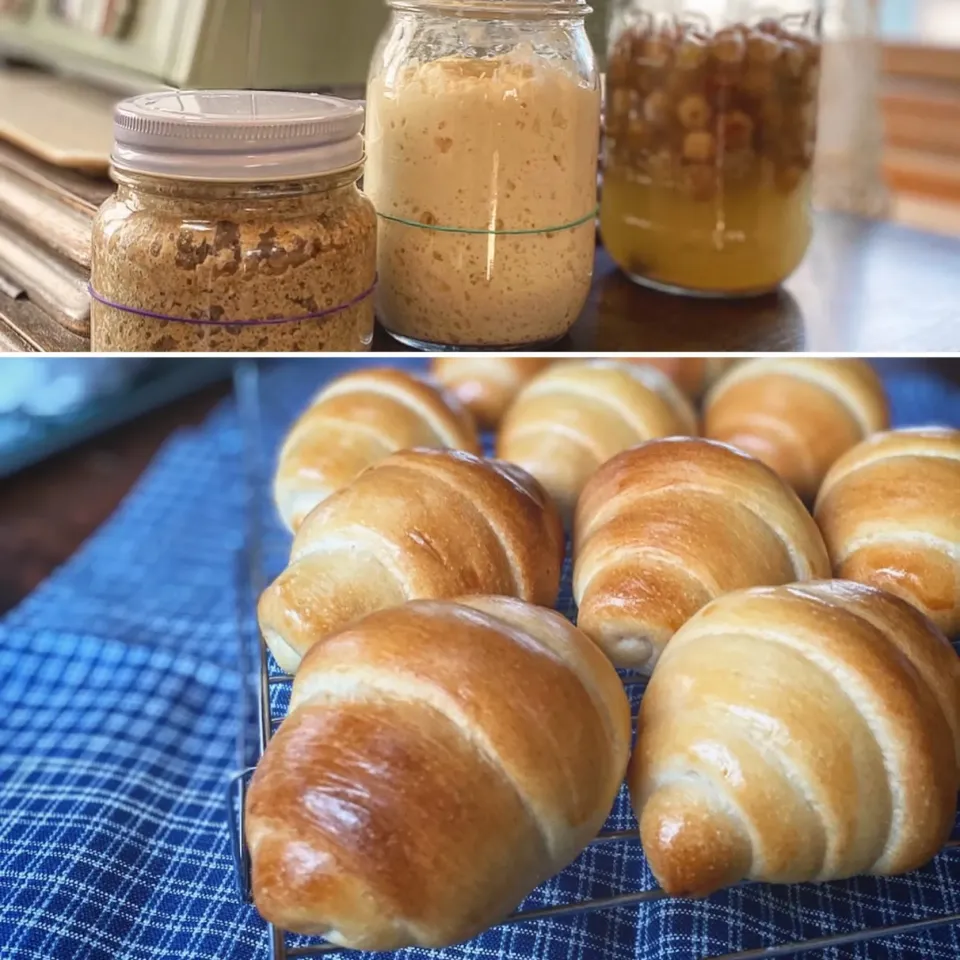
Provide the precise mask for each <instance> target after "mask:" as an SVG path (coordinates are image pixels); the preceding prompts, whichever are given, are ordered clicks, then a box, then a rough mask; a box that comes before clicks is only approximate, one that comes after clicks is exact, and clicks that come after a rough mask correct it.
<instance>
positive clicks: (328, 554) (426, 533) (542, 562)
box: [258, 450, 564, 672]
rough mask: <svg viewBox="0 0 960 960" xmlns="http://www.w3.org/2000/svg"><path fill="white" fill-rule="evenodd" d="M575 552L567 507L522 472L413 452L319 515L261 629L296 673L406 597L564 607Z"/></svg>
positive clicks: (269, 597)
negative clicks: (356, 625)
mask: <svg viewBox="0 0 960 960" xmlns="http://www.w3.org/2000/svg"><path fill="white" fill-rule="evenodd" d="M563 553H564V541H563V528H562V525H561V523H560V518H559V516H558V514H557V511H556V508H555V507H554V506H553V504H552V503H551V501H550V499H549V497H547V496H546V494H545V493H544V491H543V490H542V488H541V487H540V486H539V484H538V483H537V482H536V481H535V480H534V479H533V478H532V477H530V476H528V475H526V474H524V473H523V471H522V470H520V469H519V468H518V467H516V466H514V465H512V464H501V463H498V462H497V461H491V460H482V459H480V458H479V457H475V456H473V455H472V454H468V453H463V452H459V451H451V450H404V451H401V452H399V453H395V454H393V455H392V456H390V457H388V458H387V459H385V460H382V461H381V462H380V463H378V464H376V465H375V466H373V467H371V468H370V469H368V470H366V471H364V472H363V473H361V474H360V476H358V477H357V478H356V479H355V480H354V481H353V483H351V484H349V485H348V486H347V487H345V488H344V489H342V490H340V491H338V492H337V493H335V494H334V495H333V496H331V497H328V498H327V499H326V500H325V501H324V502H323V503H321V504H320V505H319V506H318V507H317V508H316V509H315V510H313V511H312V512H311V513H310V514H309V516H308V517H307V518H306V520H305V521H304V523H303V525H302V526H301V527H300V529H299V530H298V531H297V536H296V538H295V539H294V543H293V549H292V552H291V556H290V564H289V566H288V567H287V569H286V570H285V571H284V572H283V573H282V574H281V575H280V576H279V577H278V578H277V579H276V580H275V581H274V582H273V583H272V584H271V585H270V586H269V587H268V588H267V589H266V590H265V591H264V594H263V596H262V597H261V598H260V604H259V611H258V612H259V618H260V626H261V629H262V631H263V634H264V637H265V639H266V641H267V643H268V645H269V646H270V649H271V650H272V651H273V654H274V656H275V657H276V659H277V662H278V663H279V664H280V665H281V666H282V667H283V668H284V669H286V670H289V671H290V672H293V671H294V670H296V669H297V667H298V666H299V661H300V658H301V657H302V656H303V654H304V653H305V652H306V651H307V650H308V649H309V648H310V647H311V646H312V645H313V644H314V643H316V642H317V641H318V640H320V639H321V638H323V637H325V636H327V635H329V634H330V633H332V632H333V631H335V630H338V629H340V628H341V627H343V626H345V625H346V624H347V623H350V622H351V621H353V620H356V619H357V618H359V617H362V616H364V615H366V614H368V613H371V612H372V611H374V610H381V609H384V608H386V607H391V606H396V605H397V604H401V603H403V602H404V601H406V600H412V599H425V598H443V597H456V596H461V595H464V594H482V593H490V594H503V595H506V596H517V597H520V598H521V599H523V600H527V601H529V602H531V603H537V604H540V605H542V606H548V607H549V606H553V604H554V603H555V602H556V599H557V594H558V592H559V584H560V572H561V566H562V564H563Z"/></svg>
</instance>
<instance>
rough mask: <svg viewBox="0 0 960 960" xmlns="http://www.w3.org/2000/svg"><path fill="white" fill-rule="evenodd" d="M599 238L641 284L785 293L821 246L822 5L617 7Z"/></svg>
mask: <svg viewBox="0 0 960 960" xmlns="http://www.w3.org/2000/svg"><path fill="white" fill-rule="evenodd" d="M611 27H612V29H611V35H610V49H609V57H608V66H607V85H606V107H605V120H604V131H605V138H604V139H605V148H604V179H603V198H602V202H601V209H600V226H601V232H602V237H603V243H604V245H605V246H606V248H607V250H608V252H609V253H610V255H611V256H612V257H613V259H614V260H615V261H616V262H617V263H618V264H619V266H620V267H621V268H622V269H623V270H624V271H625V272H626V273H627V274H628V275H630V276H631V277H632V278H633V279H634V280H636V281H637V282H639V283H643V284H646V285H649V286H653V287H658V288H661V289H666V290H669V291H672V292H679V293H689V294H696V295H701V296H750V295H755V294H760V293H765V292H769V291H770V290H773V289H775V288H776V287H777V286H779V285H780V284H781V283H782V282H783V281H784V280H785V279H786V278H787V277H788V276H790V274H791V273H793V271H794V270H795V269H796V268H797V267H798V266H799V264H800V262H801V260H802V259H803V257H804V255H805V253H806V251H807V247H808V246H809V243H810V239H811V233H812V223H811V212H810V196H811V186H812V184H811V181H812V168H813V158H814V145H815V139H816V121H817V98H818V87H819V78H820V52H821V29H822V4H821V3H820V2H816V0H806V2H790V0H783V2H781V3H779V4H777V3H774V4H770V3H763V2H752V0H746V2H738V0H690V2H687V0H681V2H671V0H617V2H616V3H615V4H614V9H613V16H612V17H611Z"/></svg>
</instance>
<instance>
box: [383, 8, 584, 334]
mask: <svg viewBox="0 0 960 960" xmlns="http://www.w3.org/2000/svg"><path fill="white" fill-rule="evenodd" d="M390 3H391V6H392V8H393V12H392V17H391V22H390V24H389V26H388V28H387V30H386V32H385V34H384V36H383V38H382V39H381V42H380V45H379V48H378V50H377V52H376V54H375V56H374V60H373V63H372V66H371V71H370V80H369V85H368V91H367V111H368V114H367V131H366V137H367V152H368V155H369V162H368V164H367V174H366V179H365V189H366V191H367V193H368V194H369V196H370V197H371V199H372V200H373V202H374V205H375V207H376V209H377V214H378V217H379V220H380V228H379V255H378V269H379V277H380V283H379V288H378V292H377V308H378V309H377V313H378V315H379V318H380V321H381V323H382V324H383V325H384V326H385V327H386V329H387V330H389V331H390V332H391V333H392V334H393V336H394V337H396V338H397V339H398V340H401V341H403V342H404V343H407V344H410V345H412V346H416V347H420V348H427V349H444V348H448V349H451V348H452V349H457V348H459V349H469V348H488V349H489V348H495V347H500V348H504V347H506V348H522V347H531V346H537V345H542V344H547V343H551V342H553V341H555V340H558V339H559V338H560V337H562V336H563V335H564V334H565V333H566V332H567V331H568V330H569V329H570V327H571V326H572V325H573V323H574V321H575V320H576V319H577V317H578V315H579V314H580V311H581V310H582V308H583V306H584V304H585V302H586V299H587V295H588V293H589V290H590V281H591V278H592V275H593V260H594V253H595V246H596V207H597V194H596V187H597V154H598V150H599V142H600V85H599V78H598V73H597V67H596V60H595V58H594V54H593V49H592V47H591V46H590V42H589V40H588V39H587V35H586V31H585V29H584V17H585V16H586V14H588V13H589V12H590V8H589V7H587V6H586V5H585V2H584V0H390Z"/></svg>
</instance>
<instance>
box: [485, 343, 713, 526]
mask: <svg viewBox="0 0 960 960" xmlns="http://www.w3.org/2000/svg"><path fill="white" fill-rule="evenodd" d="M696 432H697V418H696V413H695V411H694V409H693V407H692V406H691V404H690V402H689V400H687V399H686V397H685V396H684V395H683V394H682V393H681V392H680V390H679V389H678V388H677V387H676V386H675V385H674V383H673V381H671V380H670V378H669V377H667V376H666V375H665V374H663V373H661V372H660V371H659V370H656V369H655V368H653V367H649V366H646V365H636V364H630V363H623V362H620V361H611V360H581V361H571V362H566V363H560V364H557V365H556V366H553V367H551V368H550V369H549V370H546V371H545V372H544V373H541V374H540V375H539V376H537V377H536V378H534V379H533V380H532V381H530V383H528V384H527V386H526V387H524V389H523V390H522V391H521V392H520V394H519V396H518V397H517V399H516V400H515V401H514V403H513V406H511V408H510V410H509V411H508V413H507V415H506V417H505V418H504V421H503V424H502V426H501V428H500V433H499V435H498V437H497V455H498V456H500V457H502V458H503V459H504V460H510V461H512V462H513V463H517V464H519V465H520V466H521V467H523V468H524V469H525V470H527V471H528V472H529V473H530V474H532V475H533V476H535V477H536V478H537V479H538V480H539V481H540V482H541V483H542V484H543V485H544V487H545V488H546V489H547V491H548V492H549V493H550V495H551V496H552V497H553V499H554V500H555V501H556V503H557V506H558V507H559V508H560V513H561V515H562V516H563V517H564V519H565V520H566V521H569V520H570V519H571V518H572V516H573V511H574V508H575V506H576V502H577V497H578V496H579V494H580V491H581V490H582V489H583V486H584V484H585V483H586V482H587V480H589V478H590V476H591V475H592V474H593V473H595V472H596V470H597V469H598V468H599V467H600V466H601V464H603V463H605V462H606V461H607V460H609V459H610V458H611V457H613V456H615V455H616V454H617V453H619V452H620V451H621V450H626V449H627V448H628V447H632V446H634V445H635V444H638V443H642V442H643V441H645V440H650V439H652V438H654V437H668V436H680V435H682V436H689V435H691V434H695V433H696Z"/></svg>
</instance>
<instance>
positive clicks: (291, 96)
mask: <svg viewBox="0 0 960 960" xmlns="http://www.w3.org/2000/svg"><path fill="white" fill-rule="evenodd" d="M363 122H364V109H363V104H361V103H358V102H357V101H353V100H340V99H338V98H336V97H323V96H319V95H317V94H310V93H281V92H270V91H256V90H168V91H164V92H162V93H151V94H145V95H143V96H139V97H133V98H131V99H129V100H123V101H121V102H120V103H119V104H118V105H117V109H116V112H115V114H114V148H113V154H112V156H111V161H112V163H113V166H114V168H115V169H116V170H117V171H119V172H130V173H141V174H148V175H151V176H158V177H166V178H172V179H177V180H201V181H209V182H217V181H220V182H246V183H251V182H257V181H277V180H296V179H306V178H309V177H315V176H322V175H323V174H325V173H330V172H332V171H334V170H340V169H343V168H344V167H350V166H353V165H355V164H357V163H359V162H360V161H362V160H363V138H362V135H361V131H362V129H363Z"/></svg>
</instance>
